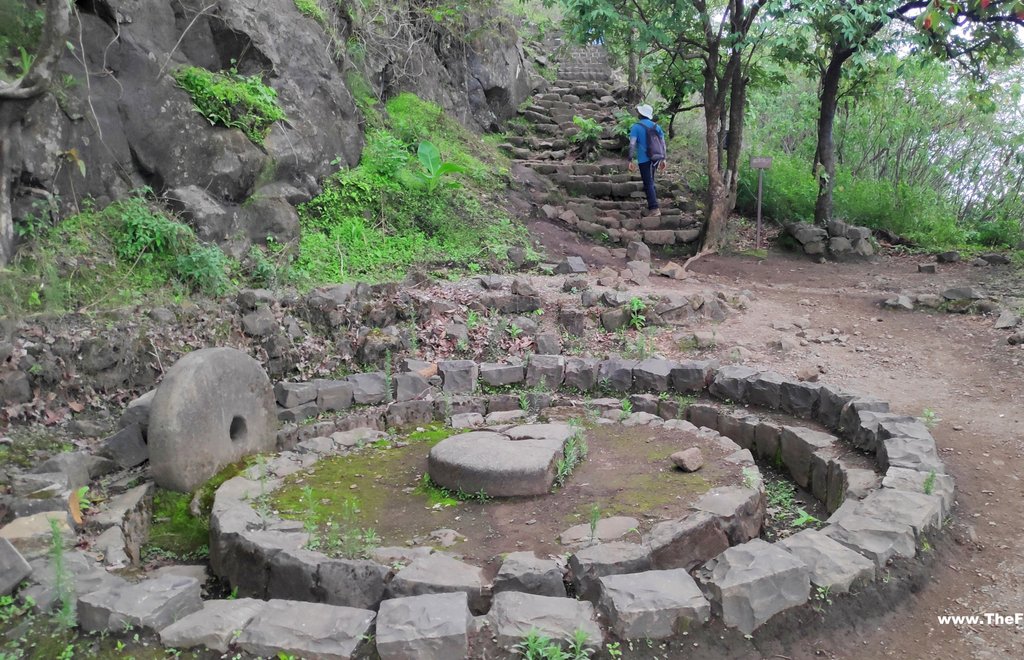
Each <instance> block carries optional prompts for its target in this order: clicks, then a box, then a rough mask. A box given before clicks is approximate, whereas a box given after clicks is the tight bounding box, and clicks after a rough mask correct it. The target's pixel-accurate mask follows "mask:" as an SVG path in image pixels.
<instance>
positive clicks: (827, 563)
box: [779, 529, 875, 593]
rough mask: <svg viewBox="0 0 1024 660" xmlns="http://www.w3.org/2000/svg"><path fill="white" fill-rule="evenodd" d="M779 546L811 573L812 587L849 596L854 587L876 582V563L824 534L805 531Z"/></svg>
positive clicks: (789, 537)
mask: <svg viewBox="0 0 1024 660" xmlns="http://www.w3.org/2000/svg"><path fill="white" fill-rule="evenodd" d="M779 543H781V544H782V547H784V548H785V549H786V550H789V551H790V552H791V553H793V554H794V555H796V556H797V557H799V558H800V561H802V562H803V563H804V564H806V565H807V567H808V568H809V569H810V570H811V584H813V585H814V586H816V587H822V588H825V589H828V590H829V592H830V593H846V592H847V591H849V590H850V587H852V586H853V585H856V584H865V583H868V582H871V581H872V580H874V579H875V564H874V563H873V562H872V561H871V560H870V559H867V558H866V557H864V556H863V555H861V554H860V553H858V552H854V551H853V550H851V549H850V548H848V547H846V546H844V545H842V544H841V543H838V542H836V541H835V540H833V539H832V538H830V537H828V536H826V535H825V534H822V533H821V532H818V531H815V530H813V529H805V530H803V531H802V532H798V533H797V534H794V535H793V536H788V537H786V538H784V539H782V540H781V541H779Z"/></svg>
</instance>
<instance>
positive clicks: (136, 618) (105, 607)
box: [78, 575, 203, 633]
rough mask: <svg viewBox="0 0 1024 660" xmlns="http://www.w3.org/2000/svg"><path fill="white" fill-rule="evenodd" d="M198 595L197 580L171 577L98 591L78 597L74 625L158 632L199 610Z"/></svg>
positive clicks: (88, 629)
mask: <svg viewBox="0 0 1024 660" xmlns="http://www.w3.org/2000/svg"><path fill="white" fill-rule="evenodd" d="M199 594H200V588H199V581H198V580H196V579H195V578H189V577H178V576H173V575H171V576H166V577H160V578H156V579H153V580H144V581H142V582H139V583H137V584H124V585H120V586H114V587H109V588H107V589H101V590H99V591H94V592H91V593H87V594H84V595H82V596H80V597H79V598H78V625H79V626H80V627H81V628H82V630H84V631H85V632H99V633H102V632H108V631H109V632H117V633H123V632H124V631H125V628H126V627H132V628H142V629H144V630H148V631H150V632H159V631H161V630H163V629H164V628H166V627H167V626H169V625H171V624H172V623H174V622H175V621H177V620H178V619H181V618H183V617H185V616H188V615H189V614H192V613H193V612H197V611H199V610H200V609H201V608H202V606H203V602H202V600H201V599H200V597H199Z"/></svg>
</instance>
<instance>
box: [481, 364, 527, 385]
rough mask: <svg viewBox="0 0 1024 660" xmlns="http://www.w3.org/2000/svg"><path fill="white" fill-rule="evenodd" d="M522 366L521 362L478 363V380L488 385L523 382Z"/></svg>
mask: <svg viewBox="0 0 1024 660" xmlns="http://www.w3.org/2000/svg"><path fill="white" fill-rule="evenodd" d="M524 378H525V375H524V368H523V365H521V364H498V363H494V362H485V363H483V364H481V365H480V381H481V382H482V383H483V384H484V385H488V386H490V387H503V386H505V385H514V384H516V383H521V382H523V380H524Z"/></svg>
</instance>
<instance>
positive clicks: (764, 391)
mask: <svg viewBox="0 0 1024 660" xmlns="http://www.w3.org/2000/svg"><path fill="white" fill-rule="evenodd" d="M785 382H786V379H785V378H783V377H782V374H778V373H775V372H774V371H759V372H757V373H756V374H755V375H753V376H751V377H750V378H748V379H747V391H746V398H745V399H744V401H745V402H746V403H747V404H749V405H751V406H761V407H764V408H770V409H772V410H778V409H779V408H781V407H782V385H783V383H785Z"/></svg>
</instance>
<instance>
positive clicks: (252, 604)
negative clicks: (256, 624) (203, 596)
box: [160, 598, 264, 653]
mask: <svg viewBox="0 0 1024 660" xmlns="http://www.w3.org/2000/svg"><path fill="white" fill-rule="evenodd" d="M263 603H264V601H262V600H255V599H252V598H237V599H234V600H208V601H206V602H204V603H203V607H202V609H200V610H198V611H196V612H193V613H192V614H189V615H188V616H185V617H183V618H181V619H179V620H177V621H176V622H174V623H172V624H171V625H169V626H167V627H166V628H164V629H163V630H161V631H160V643H161V644H163V645H164V646H166V647H169V648H175V649H191V648H194V647H197V646H205V647H206V648H209V649H213V650H214V651H219V652H221V653H227V651H228V648H230V646H231V644H232V642H233V641H234V639H235V635H236V634H237V633H238V631H240V630H243V629H244V628H245V627H246V626H247V625H249V622H250V621H252V619H253V617H255V616H256V614H258V613H259V611H260V610H261V609H262V608H263Z"/></svg>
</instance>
